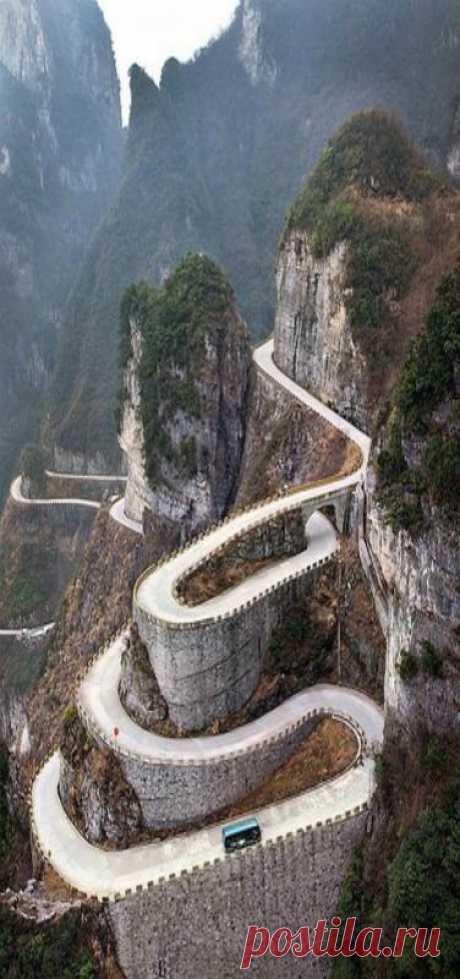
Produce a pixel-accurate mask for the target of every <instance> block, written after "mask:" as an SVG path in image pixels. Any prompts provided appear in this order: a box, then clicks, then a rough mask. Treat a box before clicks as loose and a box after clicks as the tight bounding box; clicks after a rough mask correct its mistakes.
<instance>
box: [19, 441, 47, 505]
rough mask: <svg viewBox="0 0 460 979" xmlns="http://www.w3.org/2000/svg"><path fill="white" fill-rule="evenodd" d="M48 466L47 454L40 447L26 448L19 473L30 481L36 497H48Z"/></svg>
mask: <svg viewBox="0 0 460 979" xmlns="http://www.w3.org/2000/svg"><path fill="white" fill-rule="evenodd" d="M46 464H47V457H46V453H45V452H44V451H43V449H41V448H40V446H39V445H26V446H24V448H23V450H22V452H21V459H20V465H19V471H20V473H21V474H22V475H23V476H25V478H26V479H30V483H31V487H32V490H33V493H34V495H35V496H39V495H42V496H45V495H46V472H45V469H46Z"/></svg>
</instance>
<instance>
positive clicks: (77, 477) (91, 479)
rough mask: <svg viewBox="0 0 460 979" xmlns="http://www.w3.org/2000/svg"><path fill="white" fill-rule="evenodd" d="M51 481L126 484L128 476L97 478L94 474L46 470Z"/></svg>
mask: <svg viewBox="0 0 460 979" xmlns="http://www.w3.org/2000/svg"><path fill="white" fill-rule="evenodd" d="M45 472H46V475H47V476H48V477H49V478H50V479H73V480H74V481H75V482H79V483H126V482H127V481H128V477H127V476H96V475H94V474H93V473H58V472H55V470H54V469H46V470H45Z"/></svg>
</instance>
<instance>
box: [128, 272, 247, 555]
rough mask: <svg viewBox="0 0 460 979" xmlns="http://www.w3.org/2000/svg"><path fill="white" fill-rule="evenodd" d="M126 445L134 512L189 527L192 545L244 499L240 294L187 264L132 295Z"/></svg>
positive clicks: (185, 533)
mask: <svg viewBox="0 0 460 979" xmlns="http://www.w3.org/2000/svg"><path fill="white" fill-rule="evenodd" d="M122 316H123V320H124V324H123V328H124V330H126V331H127V336H126V343H127V347H128V349H127V357H128V359H127V362H126V367H125V375H124V384H123V399H122V417H121V429H120V444H121V446H122V449H123V450H124V452H125V453H126V457H127V460H128V472H129V476H128V485H127V491H126V505H125V506H126V511H127V513H128V515H129V516H131V517H133V518H134V519H137V520H140V519H142V515H143V511H144V508H145V507H147V508H148V509H149V510H150V511H151V513H152V514H153V517H154V519H155V520H156V521H157V522H158V523H159V524H163V523H166V524H170V525H172V526H175V527H177V526H179V525H180V526H181V533H182V536H183V539H186V538H187V537H188V536H190V534H191V533H193V532H194V531H196V530H197V529H198V528H200V527H204V526H206V525H207V524H208V523H209V522H212V521H213V520H218V519H220V517H222V516H223V514H224V513H225V512H226V511H227V510H228V508H229V506H231V504H232V503H233V501H234V498H235V493H236V488H237V481H238V476H239V471H240V464H241V458H242V454H243V449H244V441H245V433H246V417H245V416H246V407H247V395H248V386H249V369H250V350H249V342H248V337H247V331H246V327H245V326H244V324H243V321H242V320H241V317H240V315H239V313H238V311H237V309H236V306H235V303H234V298H233V294H232V291H231V288H230V286H229V285H228V283H227V282H226V280H225V279H224V277H223V275H222V274H221V273H220V271H219V270H218V269H217V267H216V266H215V265H214V264H213V263H212V262H210V261H209V259H206V258H205V257H203V256H194V255H189V256H187V257H186V258H185V259H184V261H183V262H182V263H181V264H180V265H179V266H178V268H177V269H176V270H175V272H174V273H173V275H172V276H170V278H169V279H168V280H167V282H166V285H165V287H164V289H163V290H160V291H158V292H154V291H153V290H151V289H149V288H148V287H146V286H139V287H135V288H134V289H131V290H130V291H129V292H128V294H127V296H126V299H125V302H124V304H123V313H122Z"/></svg>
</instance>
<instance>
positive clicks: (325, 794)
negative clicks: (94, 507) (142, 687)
mask: <svg viewBox="0 0 460 979" xmlns="http://www.w3.org/2000/svg"><path fill="white" fill-rule="evenodd" d="M254 359H255V362H256V365H257V367H258V368H259V370H262V371H264V372H265V373H266V374H268V375H269V376H270V377H271V378H272V379H273V380H274V381H275V382H276V383H278V384H279V385H280V386H281V387H282V388H284V389H285V390H286V392H287V393H288V394H289V395H291V396H293V397H295V398H297V399H298V400H299V401H300V402H301V403H303V404H304V405H306V406H307V407H308V408H311V409H313V410H314V411H316V412H317V413H318V414H320V415H321V416H322V417H323V418H325V419H326V420H327V421H329V422H330V423H331V424H332V425H335V426H336V427H337V428H338V429H340V431H342V432H343V433H344V434H345V435H346V436H347V437H348V438H350V439H351V440H352V441H353V442H355V443H356V444H357V445H358V446H359V447H360V449H361V452H362V466H361V467H360V469H359V470H357V471H356V472H355V473H353V474H352V475H351V476H347V477H344V478H342V479H335V480H331V481H330V483H327V484H325V485H323V486H322V487H321V488H319V487H310V488H306V489H305V488H300V489H299V490H298V491H297V492H294V493H292V494H290V495H287V496H285V497H284V498H280V499H276V500H272V501H270V502H268V503H264V504H262V505H261V506H259V507H255V508H253V509H252V510H250V511H247V512H245V513H243V514H239V515H237V516H236V517H235V518H233V519H231V520H228V521H227V522H226V523H224V524H223V525H222V526H221V527H218V528H216V529H215V530H214V531H212V532H211V533H210V534H208V535H206V537H204V538H203V539H201V540H199V541H197V542H195V543H194V544H192V545H191V546H190V547H188V548H187V549H186V550H185V551H183V552H182V553H181V554H178V555H175V556H173V557H172V558H171V559H170V560H167V561H166V562H165V563H164V564H162V565H160V566H157V567H156V568H154V569H152V570H150V571H149V572H147V573H146V575H145V576H144V577H143V578H142V579H141V581H140V582H139V584H138V587H137V590H136V601H137V602H138V603H139V604H141V605H142V607H144V608H145V609H146V611H147V613H148V614H150V615H153V616H155V617H158V618H160V619H162V620H164V621H166V622H169V623H178V624H181V623H182V624H184V623H185V624H186V623H187V622H194V623H195V622H198V623H199V622H200V621H206V619H207V618H209V617H212V618H214V619H215V618H216V617H217V618H218V617H219V616H223V617H225V616H227V615H230V616H231V615H233V612H234V609H235V608H236V607H238V606H241V602H242V600H243V601H244V603H248V602H250V601H251V599H254V600H257V596H258V595H260V593H261V590H262V591H265V590H266V589H267V588H270V587H272V583H273V582H275V583H276V584H278V583H279V582H280V580H281V581H282V580H283V576H287V577H289V576H290V575H292V574H293V573H294V574H295V570H294V564H293V562H294V563H295V562H299V567H301V568H302V569H305V568H306V569H307V570H308V568H309V567H310V566H312V565H314V564H315V563H318V561H322V560H323V559H324V558H327V557H329V556H331V554H332V553H334V551H335V550H336V549H337V546H338V542H337V536H336V533H335V531H334V530H333V528H332V526H331V524H330V523H329V521H327V520H326V518H325V517H323V516H322V515H321V514H319V513H313V516H311V517H310V520H309V523H308V546H307V549H306V550H305V551H303V552H302V554H300V555H297V556H296V557H294V558H290V559H288V560H287V561H282V562H280V563H278V564H276V565H275V566H273V567H269V568H266V569H264V570H263V571H262V572H260V573H259V574H258V575H253V576H252V577H251V578H250V579H248V580H247V581H246V582H243V583H242V584H240V585H238V586H237V587H236V588H233V589H229V591H228V592H226V593H224V594H222V595H220V596H217V598H214V599H212V600H211V601H210V602H206V603H204V604H203V605H201V606H199V607H197V608H191V607H187V606H184V605H182V604H181V603H180V602H179V601H178V600H177V599H176V597H175V588H174V586H175V584H176V583H177V580H178V579H179V578H180V577H181V576H183V575H184V574H186V573H188V572H190V570H192V569H193V567H194V566H195V565H196V564H197V563H200V562H201V561H202V560H203V559H205V558H206V557H207V556H208V555H210V554H212V553H213V552H214V551H215V550H216V548H219V547H220V546H222V545H224V544H225V543H227V542H228V541H229V540H231V539H232V538H233V537H235V536H239V535H240V534H241V533H244V532H245V531H247V530H250V529H251V528H253V527H255V526H257V525H258V524H261V523H264V522H265V521H266V520H267V519H269V518H270V517H272V516H274V515H276V514H279V513H283V512H285V511H287V510H289V509H290V508H293V507H298V506H299V505H300V504H302V505H305V508H306V512H313V509H314V508H315V506H316V507H319V506H322V505H325V504H327V503H328V502H330V501H331V499H332V500H333V499H334V498H338V496H339V495H340V494H343V493H345V492H347V491H349V490H350V489H352V488H353V487H354V486H356V485H357V484H358V483H360V482H361V480H362V478H363V476H364V473H365V469H366V465H367V460H368V456H369V449H370V439H369V438H368V437H367V436H366V435H364V434H363V433H361V432H359V431H358V430H357V429H355V428H354V427H353V426H352V425H351V424H350V423H349V422H347V421H345V420H344V419H342V418H340V417H339V416H338V415H336V414H335V413H334V412H333V411H331V409H329V408H326V407H325V406H324V405H322V404H321V403H320V402H319V401H317V399H315V398H313V397H312V396H311V395H309V394H308V393H307V392H306V391H304V390H303V389H302V388H300V387H299V386H298V385H296V384H295V383H294V382H292V381H290V380H289V378H287V377H285V376H284V374H282V373H281V372H280V371H279V370H278V368H277V367H276V365H275V364H274V363H273V343H272V342H271V341H270V343H267V344H264V345H263V346H262V347H260V348H258V350H256V351H255V354H254ZM24 502H28V501H24ZM43 502H49V501H43ZM112 516H113V517H114V519H118V520H119V522H120V523H123V524H124V525H125V526H129V525H130V524H134V522H133V521H128V520H127V518H126V517H125V515H124V501H123V500H121V501H118V503H117V504H115V507H114V508H112ZM139 527H140V525H137V526H130V529H133V530H135V531H136V532H137V533H139V532H141V531H140V530H139ZM296 569H297V565H296ZM124 642H125V637H124V636H121V637H120V638H119V639H117V640H116V641H114V643H112V644H111V646H110V647H109V648H108V649H107V650H106V651H105V653H104V654H103V655H102V656H101V657H100V658H99V659H98V660H97V661H96V663H95V664H94V665H93V666H92V667H91V669H90V671H89V672H88V674H87V676H86V679H85V680H84V682H83V684H82V686H81V688H80V692H79V708H80V711H81V713H82V716H83V717H84V718H85V720H86V722H87V723H88V726H89V727H90V728H91V726H93V727H95V728H97V730H98V735H99V736H100V737H102V738H103V740H104V741H106V742H107V743H108V744H112V745H114V741H113V738H114V737H115V736H116V744H117V748H118V749H119V750H121V751H123V752H126V753H128V754H132V755H137V756H138V757H142V758H144V759H146V760H151V761H154V760H155V761H160V762H163V763H164V764H165V765H166V764H168V763H169V764H174V762H176V763H178V764H180V763H185V764H187V762H188V761H206V760H209V759H211V758H216V759H218V758H224V757H225V756H226V755H228V754H229V753H235V752H237V753H238V752H240V751H241V752H246V751H247V750H248V749H249V748H250V747H253V746H254V745H256V744H259V743H261V742H262V741H265V740H267V738H271V737H273V736H276V734H277V733H279V732H280V731H282V730H283V729H285V727H286V726H289V725H291V724H292V723H293V721H295V720H298V719H300V718H301V717H303V716H305V713H308V712H311V711H312V710H319V711H322V712H325V713H327V714H330V715H332V716H337V717H342V718H344V719H346V720H347V722H348V723H351V725H352V726H355V728H356V730H357V731H358V732H359V733H360V734H363V735H364V739H365V741H366V742H367V743H368V744H371V745H373V746H375V747H379V746H380V745H381V743H382V739H383V713H382V711H381V710H380V708H379V707H378V706H377V705H376V704H375V703H373V701H371V700H370V699H369V698H368V697H366V696H365V695H363V694H360V693H357V692H355V691H352V690H347V689H344V688H341V687H333V686H330V685H328V684H321V685H318V686H316V687H312V688H310V689H308V690H306V691H304V692H303V693H301V694H299V695H297V696H296V697H293V698H292V699H291V700H289V701H287V702H286V703H285V704H282V705H281V706H280V707H278V708H277V709H276V710H274V711H272V712H270V713H269V714H267V715H266V716H265V717H263V718H260V719H259V720H257V721H255V722H253V723H252V724H249V725H246V726H244V727H242V728H240V729H237V730H235V731H231V732H229V733H228V734H225V735H221V736H218V737H214V738H189V739H180V740H177V739H166V738H161V737H159V736H157V735H154V734H152V733H150V732H147V731H144V730H141V729H140V728H139V727H138V726H137V725H136V724H135V723H134V722H133V721H132V720H131V719H130V718H129V717H128V715H127V714H126V712H125V710H124V708H123V707H122V705H121V702H120V699H119V695H118V685H119V677H120V660H121V654H122V651H123V647H124ZM115 728H118V731H117V732H115ZM59 774H60V753H59V752H58V751H57V752H55V753H54V755H52V756H51V758H49V759H48V761H47V763H46V764H45V766H44V767H43V769H42V770H41V772H40V773H39V775H38V776H37V778H36V779H35V782H34V785H33V790H32V818H33V829H34V833H35V837H36V840H37V843H38V845H39V847H40V849H41V851H42V852H43V853H44V855H45V856H46V857H47V858H48V859H49V860H50V862H51V863H52V865H53V867H54V869H55V870H56V871H57V872H58V873H59V874H60V876H61V877H62V878H63V880H65V881H66V882H67V883H68V884H70V885H71V886H73V887H75V888H76V889H77V890H79V891H81V892H83V893H85V894H88V895H94V896H96V897H98V898H100V899H102V898H109V899H113V898H114V897H115V896H117V895H121V896H122V895H124V894H125V893H126V892H127V891H135V890H136V888H141V889H142V888H143V887H147V886H149V885H152V884H155V883H156V882H158V881H159V880H160V879H161V878H163V877H165V878H167V877H168V876H170V875H173V874H175V875H179V874H180V873H182V872H184V871H185V872H187V871H193V870H194V869H196V868H197V867H198V866H200V865H203V864H204V863H206V862H208V861H209V862H212V861H213V860H216V859H219V858H222V856H223V851H222V843H221V832H220V827H219V826H218V825H217V826H216V825H215V826H213V827H212V828H210V829H205V830H201V831H199V832H196V833H191V834H187V835H184V836H177V837H175V838H173V839H170V840H168V841H167V842H163V843H155V844H150V845H145V846H140V847H135V848H133V849H130V850H125V851H118V852H107V851H104V850H101V849H98V848H97V847H95V846H92V845H90V844H89V843H87V842H86V841H85V840H84V839H83V838H82V836H81V835H80V834H79V832H78V831H77V830H76V829H75V827H74V826H73V825H72V823H71V822H70V820H69V819H68V817H67V816H66V814H65V812H64V809H63V807H62V805H61V803H60V800H59V792H58V786H59ZM373 792H374V761H373V759H372V756H371V754H368V753H367V751H365V752H364V753H363V755H362V757H361V764H359V765H356V766H355V767H353V768H352V769H350V770H348V771H347V772H345V773H344V774H342V775H341V776H338V777H337V778H336V779H334V780H332V781H330V782H327V783H325V784H323V785H320V786H318V787H317V788H314V789H311V790H309V791H308V792H305V793H303V794H301V795H299V796H297V797H296V798H293V799H289V800H286V801H284V802H281V803H279V804H276V805H273V806H270V807H268V808H265V809H262V810H260V811H259V812H258V813H257V814H256V815H257V816H258V818H259V821H260V825H261V828H262V834H263V841H264V842H265V843H266V842H268V841H270V840H273V839H276V838H277V837H278V836H280V835H281V836H286V835H287V834H288V833H293V832H297V831H299V830H305V829H308V828H311V827H314V826H316V825H317V824H318V823H323V822H326V821H334V820H336V819H342V818H346V817H347V816H349V815H351V814H353V812H357V811H361V810H363V809H366V808H367V806H368V804H369V803H370V801H371V799H372V795H373Z"/></svg>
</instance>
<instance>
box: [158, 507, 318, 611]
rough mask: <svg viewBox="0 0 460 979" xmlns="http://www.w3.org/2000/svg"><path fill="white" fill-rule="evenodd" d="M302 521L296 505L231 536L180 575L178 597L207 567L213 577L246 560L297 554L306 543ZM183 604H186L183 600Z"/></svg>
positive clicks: (299, 509)
mask: <svg viewBox="0 0 460 979" xmlns="http://www.w3.org/2000/svg"><path fill="white" fill-rule="evenodd" d="M305 523H306V522H305V518H304V516H303V512H302V508H301V507H299V508H298V509H297V510H290V511H289V512H288V513H282V514H280V515H279V516H278V517H276V518H275V519H274V520H270V521H269V522H268V523H265V524H261V525H259V526H257V527H254V528H253V529H252V530H250V531H248V532H247V533H246V534H244V535H243V536H241V537H237V538H234V539H233V540H231V541H229V543H228V544H227V545H226V546H225V547H224V548H222V550H220V551H218V552H217V553H214V554H212V555H211V556H210V557H209V558H207V559H206V560H204V561H203V562H202V563H201V564H199V565H198V567H196V566H195V568H194V569H193V571H192V572H189V573H188V574H187V575H185V576H184V577H183V578H181V579H180V581H179V582H178V585H177V596H178V597H179V598H180V599H181V598H182V597H183V596H185V595H186V593H187V585H188V584H189V582H190V580H191V579H192V578H193V577H194V575H195V574H197V573H198V572H201V571H206V573H207V574H208V575H210V576H211V577H212V576H214V575H217V574H221V573H222V572H225V571H226V570H227V569H231V570H234V569H235V568H237V567H238V565H241V564H245V563H246V562H248V561H261V560H267V559H270V558H273V559H274V560H281V559H282V558H286V557H292V556H294V555H295V554H300V552H301V551H303V550H305V548H306V546H307V534H306V526H305ZM184 600H185V598H184ZM185 604H187V601H186V600H185Z"/></svg>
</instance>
